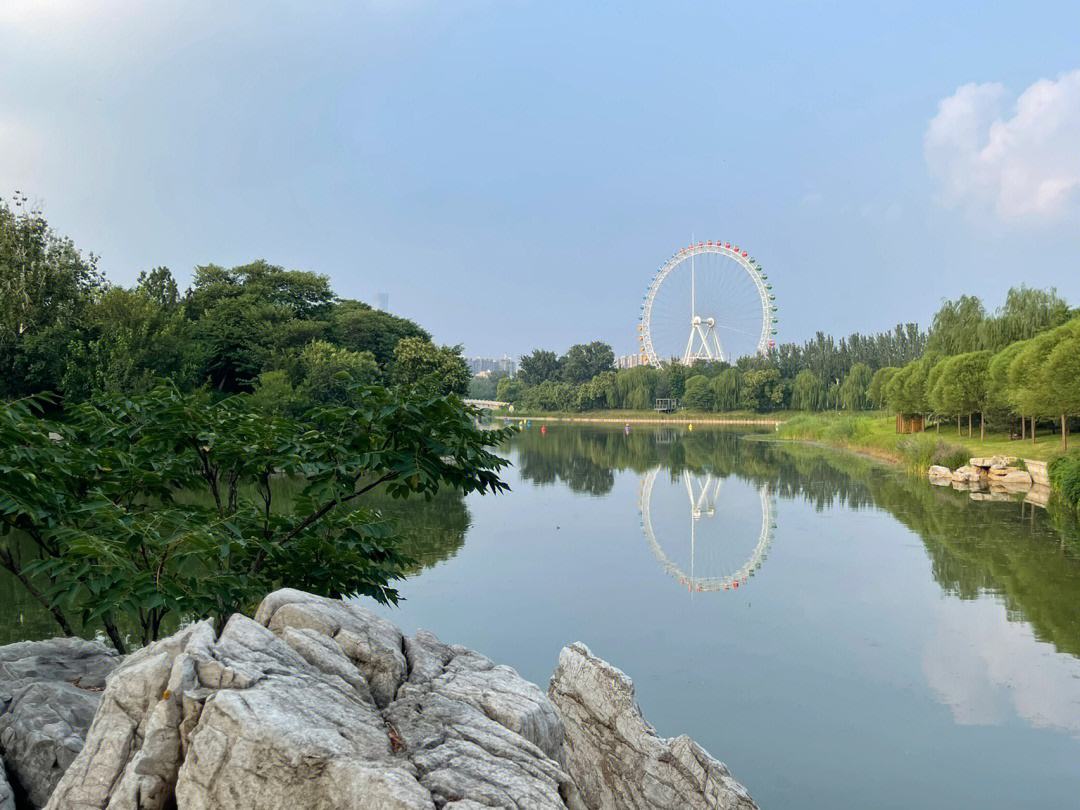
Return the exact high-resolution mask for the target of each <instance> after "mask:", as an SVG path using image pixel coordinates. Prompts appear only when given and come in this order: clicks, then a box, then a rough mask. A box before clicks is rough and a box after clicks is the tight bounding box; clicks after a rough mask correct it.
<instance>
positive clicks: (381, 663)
mask: <svg viewBox="0 0 1080 810" xmlns="http://www.w3.org/2000/svg"><path fill="white" fill-rule="evenodd" d="M255 621H256V622H258V623H259V624H262V625H266V626H267V627H269V628H270V629H271V630H273V631H275V632H280V631H281V630H282V629H283V628H284V627H293V628H297V629H305V628H306V629H310V630H314V631H316V632H318V633H322V634H323V635H324V636H327V637H329V638H331V639H333V640H334V641H336V642H337V643H338V646H339V647H340V649H341V651H342V652H343V653H344V654H345V657H346V658H347V659H348V660H350V661H352V662H353V664H355V665H356V667H357V669H359V670H360V672H361V673H362V674H363V676H364V678H365V680H366V682H367V683H368V685H369V686H370V689H371V695H372V697H373V698H374V700H375V703H376V705H378V706H379V707H385V706H386V705H388V704H389V703H390V701H391V700H393V698H394V693H395V692H396V691H397V688H398V684H400V683H401V682H402V681H403V680H405V652H404V640H403V638H402V635H401V631H400V630H398V629H397V627H395V626H394V624H393V623H392V622H389V621H387V620H386V619H384V618H382V617H381V616H378V615H376V614H374V613H372V612H371V611H370V610H367V609H366V608H363V607H361V606H360V605H357V604H355V603H349V604H346V603H345V602H341V601H339V600H337V599H324V598H323V597H320V596H315V595H313V594H310V593H304V592H303V591H296V590H292V589H291V588H284V589H282V590H280V591H275V592H274V593H272V594H270V595H269V596H267V597H266V598H265V599H264V600H263V602H262V604H261V605H259V609H258V611H257V613H256V614H255Z"/></svg>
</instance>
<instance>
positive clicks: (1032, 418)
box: [1031, 416, 1035, 444]
mask: <svg viewBox="0 0 1080 810" xmlns="http://www.w3.org/2000/svg"><path fill="white" fill-rule="evenodd" d="M1031 443H1032V444H1035V417H1034V416H1033V417H1031Z"/></svg>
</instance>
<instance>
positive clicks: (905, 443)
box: [896, 433, 971, 472]
mask: <svg viewBox="0 0 1080 810" xmlns="http://www.w3.org/2000/svg"><path fill="white" fill-rule="evenodd" d="M896 449H897V450H899V451H900V455H901V456H903V457H904V460H905V461H906V462H907V464H908V466H909V467H910V468H911V469H913V470H915V471H917V472H922V471H923V470H925V469H927V468H928V467H930V466H931V465H934V464H939V465H941V466H943V467H948V468H949V469H950V470H952V469H955V468H957V467H962V466H963V465H965V464H967V462H968V459H970V458H971V452H970V451H969V450H968V449H967V448H966V447H964V446H963V445H959V444H953V443H952V442H947V441H945V440H944V439H941V438H939V437H938V436H936V435H932V434H930V433H915V434H913V435H911V436H904V437H903V438H901V439H899V440H897V442H896Z"/></svg>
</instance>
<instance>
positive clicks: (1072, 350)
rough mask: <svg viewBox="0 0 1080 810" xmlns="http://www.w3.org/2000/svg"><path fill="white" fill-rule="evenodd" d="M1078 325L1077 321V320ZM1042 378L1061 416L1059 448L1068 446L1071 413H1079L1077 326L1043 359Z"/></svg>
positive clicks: (1079, 333) (1079, 334) (1079, 331)
mask: <svg viewBox="0 0 1080 810" xmlns="http://www.w3.org/2000/svg"><path fill="white" fill-rule="evenodd" d="M1078 326H1080V322H1078ZM1043 377H1044V379H1045V380H1046V386H1047V389H1048V393H1049V398H1050V402H1051V404H1052V406H1053V408H1054V410H1055V411H1057V412H1058V413H1059V414H1060V418H1061V449H1062V450H1068V449H1069V422H1068V418H1069V417H1070V416H1077V415H1080V328H1077V329H1076V330H1074V331H1073V333H1072V334H1068V335H1065V336H1063V337H1062V339H1061V340H1060V341H1059V342H1058V344H1057V345H1056V346H1054V348H1053V349H1052V350H1051V351H1050V355H1049V356H1048V357H1047V358H1046V367H1045V368H1044V370H1043Z"/></svg>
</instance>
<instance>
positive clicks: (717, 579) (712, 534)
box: [638, 467, 776, 593]
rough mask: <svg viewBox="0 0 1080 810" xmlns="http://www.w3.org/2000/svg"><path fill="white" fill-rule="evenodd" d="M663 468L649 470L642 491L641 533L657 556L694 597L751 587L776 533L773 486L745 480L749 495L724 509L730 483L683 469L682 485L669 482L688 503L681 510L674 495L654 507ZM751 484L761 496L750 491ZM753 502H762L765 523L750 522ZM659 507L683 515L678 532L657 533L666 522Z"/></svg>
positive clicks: (735, 497)
mask: <svg viewBox="0 0 1080 810" xmlns="http://www.w3.org/2000/svg"><path fill="white" fill-rule="evenodd" d="M663 469H664V468H663V467H655V468H653V469H652V470H650V471H649V472H647V473H646V474H645V475H644V476H643V477H642V479H641V483H640V486H639V490H638V510H639V512H640V516H641V530H642V532H643V533H644V535H645V539H646V540H647V541H648V543H649V548H650V549H651V550H652V553H653V556H655V557H656V559H657V561H658V562H659V563H660V565H661V566H662V567H663V569H664V571H665V572H666V573H667V574H668V575H669V576H671V577H672V578H674V579H675V580H676V581H678V582H679V584H680V585H682V586H683V587H685V588H686V589H687V590H688V591H689V592H691V593H695V592H696V593H702V592H714V591H731V590H737V589H739V588H740V587H743V586H745V585H746V584H747V582H748V581H749V580H750V578H751V577H753V576H754V575H755V573H756V572H757V571H758V570H759V569H760V568H761V566H762V563H764V561H765V559H766V558H767V557H768V552H769V547H770V546H771V545H772V540H773V534H774V531H775V529H776V523H775V513H776V508H775V500H774V497H773V495H772V493H771V492H770V490H769V487H768V486H767V485H764V484H763V485H760V486H757V487H753V486H752V485H748V484H747V483H746V482H743V481H741V480H740V481H738V486H741V487H742V489H743V490H744V492H742V493H739V492H732V497H731V498H730V499H728V500H727V501H726V502H725V503H724V504H723V505H722V507H721V508H719V509H718V507H717V504H718V502H719V501H720V499H721V496H722V487H723V486H724V479H723V478H721V477H719V476H716V475H713V474H712V473H704V474H698V473H691V472H690V471H689V470H683V472H682V474H681V476H679V478H681V481H679V480H677V479H668V481H669V483H670V484H671V487H672V488H676V487H680V488H682V489H684V490H685V493H686V501H685V502H683V503H684V505H683V506H679V503H680V499H678V498H677V497H676V496H674V493H673V492H671V491H668V493H667V494H668V497H667V498H665V499H663V500H664V502H663V505H662V506H660V505H659V504H657V503H654V490H656V487H657V480H658V478H659V476H660V473H661V471H662V470H663ZM748 486H749V487H751V489H752V490H754V489H756V492H753V491H751V492H749V493H747V492H745V490H746V488H747V487H748ZM747 496H749V498H748V497H747ZM740 497H741V498H742V502H740ZM748 500H750V501H752V502H753V503H756V506H757V511H759V512H760V521H750V522H749V523H748V518H749V515H748V514H747V510H753V509H754V507H753V506H752V505H751V503H748V502H747V501H748ZM658 506H659V507H660V509H661V510H662V511H663V512H665V514H666V515H667V516H669V517H670V516H671V515H672V513H681V514H682V520H681V521H678V522H679V524H680V525H679V527H678V528H677V529H675V530H672V529H671V528H670V526H665V529H664V530H661V531H660V532H658V531H657V530H656V528H655V527H654V522H660V521H662V520H663V517H659V516H658V514H657V508H658ZM682 510H687V511H682ZM687 512H688V515H689V521H688V522H689V527H688V528H687V527H686V523H687V521H686V520H685V518H686V515H687ZM735 518H740V520H738V521H737V520H735ZM736 524H738V525H736Z"/></svg>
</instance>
